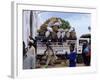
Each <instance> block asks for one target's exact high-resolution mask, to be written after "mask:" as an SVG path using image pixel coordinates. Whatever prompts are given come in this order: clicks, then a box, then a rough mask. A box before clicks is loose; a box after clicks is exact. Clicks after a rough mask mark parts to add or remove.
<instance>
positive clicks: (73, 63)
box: [69, 45, 76, 67]
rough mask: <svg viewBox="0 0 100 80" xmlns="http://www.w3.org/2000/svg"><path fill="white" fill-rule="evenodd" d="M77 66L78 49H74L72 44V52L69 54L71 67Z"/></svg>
mask: <svg viewBox="0 0 100 80" xmlns="http://www.w3.org/2000/svg"><path fill="white" fill-rule="evenodd" d="M75 66H76V51H74V47H73V46H72V45H71V46H70V54H69V67H75Z"/></svg>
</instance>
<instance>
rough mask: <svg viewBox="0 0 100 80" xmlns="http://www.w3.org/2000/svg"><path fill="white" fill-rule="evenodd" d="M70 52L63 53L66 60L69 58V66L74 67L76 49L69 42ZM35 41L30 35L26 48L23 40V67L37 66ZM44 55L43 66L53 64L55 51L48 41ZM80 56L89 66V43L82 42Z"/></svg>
mask: <svg viewBox="0 0 100 80" xmlns="http://www.w3.org/2000/svg"><path fill="white" fill-rule="evenodd" d="M69 49H70V53H67V52H66V53H65V57H66V61H67V60H69V67H75V66H76V64H77V49H76V48H75V45H72V44H70V48H69ZM36 52H37V51H36V42H35V40H34V39H33V38H32V37H29V42H28V48H25V43H24V41H23V69H35V68H36V67H37V66H36V65H37V53H36ZM44 56H46V61H45V66H44V67H45V68H47V67H48V66H49V64H50V65H52V66H54V65H55V64H54V63H55V61H57V56H56V52H55V51H54V50H53V48H52V47H51V45H50V42H49V41H47V42H46V50H44ZM82 58H83V63H84V65H85V66H90V62H91V43H88V42H87V43H83V47H82Z"/></svg>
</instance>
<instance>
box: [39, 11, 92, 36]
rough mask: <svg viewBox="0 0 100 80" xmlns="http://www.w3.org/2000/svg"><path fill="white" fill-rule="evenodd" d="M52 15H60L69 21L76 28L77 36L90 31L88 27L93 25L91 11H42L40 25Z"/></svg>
mask: <svg viewBox="0 0 100 80" xmlns="http://www.w3.org/2000/svg"><path fill="white" fill-rule="evenodd" d="M51 17H59V18H62V19H64V20H66V21H68V22H69V23H70V25H71V26H72V27H74V28H75V30H76V34H77V37H80V36H81V35H82V34H86V33H89V30H88V27H89V26H91V14H89V13H75V12H74V13H73V12H41V13H39V14H38V26H40V25H42V24H43V23H44V22H45V21H46V20H47V19H49V18H51Z"/></svg>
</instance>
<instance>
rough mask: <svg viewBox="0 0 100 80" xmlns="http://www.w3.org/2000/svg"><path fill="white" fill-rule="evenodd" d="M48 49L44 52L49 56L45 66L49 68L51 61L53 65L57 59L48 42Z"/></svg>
mask: <svg viewBox="0 0 100 80" xmlns="http://www.w3.org/2000/svg"><path fill="white" fill-rule="evenodd" d="M46 46H47V49H46V50H45V52H44V54H45V55H46V57H47V61H46V65H45V67H46V68H47V67H48V65H49V63H51V65H54V61H55V54H54V51H53V49H52V48H51V46H50V45H49V44H48V43H47V44H46Z"/></svg>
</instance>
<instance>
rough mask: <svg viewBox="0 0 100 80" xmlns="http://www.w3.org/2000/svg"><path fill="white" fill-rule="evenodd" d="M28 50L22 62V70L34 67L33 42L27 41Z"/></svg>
mask: <svg viewBox="0 0 100 80" xmlns="http://www.w3.org/2000/svg"><path fill="white" fill-rule="evenodd" d="M28 45H29V49H28V51H27V53H26V58H25V59H24V60H23V69H34V68H35V67H36V66H35V65H36V64H35V62H36V54H35V48H34V47H33V40H30V41H29V44H28Z"/></svg>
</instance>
